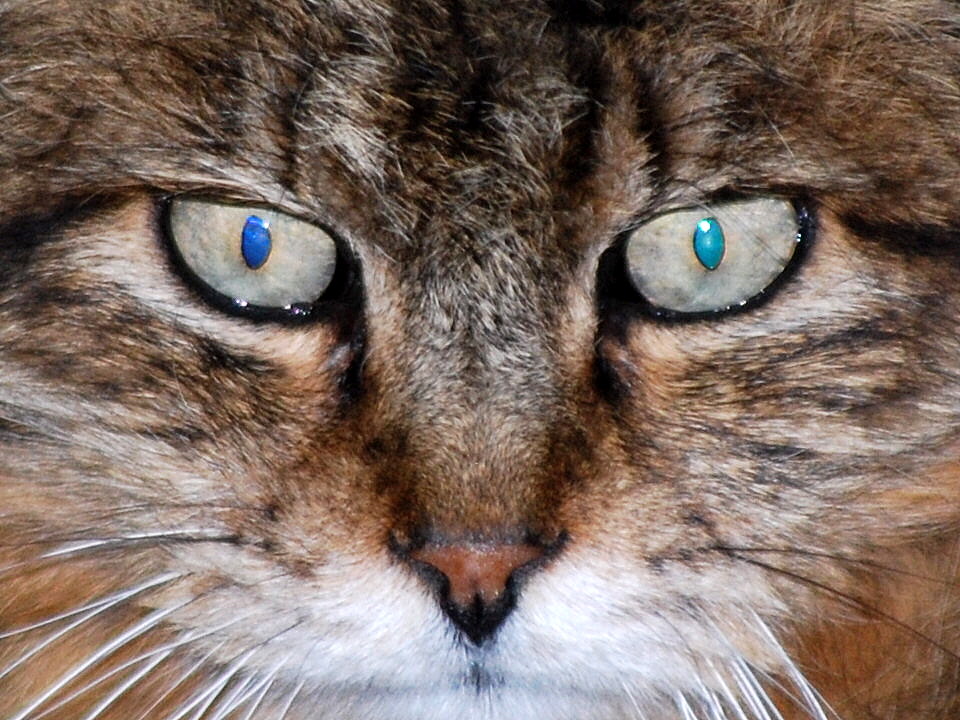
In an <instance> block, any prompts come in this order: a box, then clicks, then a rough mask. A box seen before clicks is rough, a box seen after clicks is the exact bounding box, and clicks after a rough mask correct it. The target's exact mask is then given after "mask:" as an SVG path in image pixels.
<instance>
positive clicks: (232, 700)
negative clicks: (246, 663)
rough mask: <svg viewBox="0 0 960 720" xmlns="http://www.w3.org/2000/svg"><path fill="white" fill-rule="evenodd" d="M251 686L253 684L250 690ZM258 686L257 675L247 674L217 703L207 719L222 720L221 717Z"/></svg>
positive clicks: (231, 710) (241, 703)
mask: <svg viewBox="0 0 960 720" xmlns="http://www.w3.org/2000/svg"><path fill="white" fill-rule="evenodd" d="M251 686H253V689H252V690H251V689H250V688H251ZM258 687H259V684H258V682H257V676H256V675H249V676H248V677H247V678H246V679H245V680H243V681H242V682H240V683H238V684H237V686H236V687H234V688H233V689H232V690H231V691H230V692H229V693H228V694H227V695H226V696H225V697H224V698H223V700H221V701H220V702H219V703H218V707H217V709H216V712H215V713H213V715H211V716H210V718H209V720H223V718H225V717H226V716H227V715H229V714H230V713H232V712H233V711H234V710H236V709H237V708H238V707H240V706H241V705H243V703H244V702H246V701H247V699H249V698H250V697H252V696H253V694H254V693H255V692H256V691H257V688H258Z"/></svg>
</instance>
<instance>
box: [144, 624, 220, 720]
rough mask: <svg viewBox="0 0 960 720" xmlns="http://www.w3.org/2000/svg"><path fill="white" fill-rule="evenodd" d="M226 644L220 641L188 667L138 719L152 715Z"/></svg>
mask: <svg viewBox="0 0 960 720" xmlns="http://www.w3.org/2000/svg"><path fill="white" fill-rule="evenodd" d="M224 644H225V643H224V642H221V643H219V644H218V645H215V646H214V647H213V648H212V649H211V650H210V651H209V652H207V653H206V654H205V655H204V656H203V657H201V658H200V659H199V660H197V661H196V662H195V663H194V664H193V665H191V666H190V667H189V668H187V671H186V672H184V673H183V674H182V675H181V676H180V678H179V679H178V680H177V681H176V682H175V683H173V684H172V685H170V686H169V687H168V688H167V690H166V692H164V693H163V694H162V695H160V697H158V698H157V699H156V700H154V701H153V704H151V705H150V707H148V708H147V709H146V710H144V711H143V713H142V714H141V715H139V716H138V717H137V718H136V720H146V718H148V717H149V716H150V713H152V712H153V711H154V710H156V709H157V708H158V707H159V706H160V705H161V703H163V701H164V700H166V699H167V698H168V697H170V695H171V694H172V693H173V692H174V691H175V690H176V689H177V688H178V687H180V686H181V685H183V683H185V682H186V681H187V679H188V678H189V677H190V676H191V675H193V674H194V673H195V672H197V670H199V669H200V668H201V667H203V666H204V665H205V664H206V663H207V661H208V660H210V658H211V657H213V655H214V654H215V653H217V652H218V651H219V650H220V648H222V647H223V646H224Z"/></svg>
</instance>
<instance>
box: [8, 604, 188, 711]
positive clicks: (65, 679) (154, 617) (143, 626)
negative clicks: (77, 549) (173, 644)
mask: <svg viewBox="0 0 960 720" xmlns="http://www.w3.org/2000/svg"><path fill="white" fill-rule="evenodd" d="M191 602H193V600H186V601H184V602H182V603H179V604H178V605H175V606H173V607H170V608H164V609H161V610H154V611H153V612H152V613H150V614H149V615H147V616H146V617H145V618H144V619H143V620H141V621H140V622H138V623H137V624H136V625H134V626H133V627H131V628H129V629H128V630H127V631H125V632H123V633H121V634H120V635H119V636H118V637H116V638H114V639H113V640H111V641H110V642H108V643H106V644H104V645H101V646H100V647H99V648H98V649H97V650H96V651H95V652H94V653H93V654H92V655H90V656H89V657H88V658H86V659H85V660H84V661H83V662H80V663H77V664H76V665H74V666H73V667H72V668H71V669H70V670H68V671H67V672H66V673H64V674H63V675H61V676H60V678H59V679H58V680H57V681H56V682H54V683H53V684H52V685H50V686H49V687H48V688H47V689H46V690H45V691H43V692H42V693H41V694H40V695H39V696H37V697H36V698H35V699H34V700H33V701H32V702H30V703H29V704H28V705H27V706H26V707H24V708H23V709H22V710H21V711H20V712H18V713H17V714H16V715H14V716H13V717H11V718H9V720H25V719H26V718H27V717H29V716H30V714H31V713H33V711H34V710H36V709H37V708H39V707H40V706H41V705H43V704H44V703H45V702H46V701H47V700H49V699H50V698H52V697H53V696H54V695H56V694H57V693H58V692H60V690H62V689H63V688H64V687H66V686H67V685H69V684H70V683H71V682H72V681H73V680H75V679H76V678H77V677H78V676H80V675H81V674H83V673H84V672H85V671H87V670H88V669H89V668H91V667H93V666H94V665H96V664H97V663H99V662H100V661H101V660H103V659H104V658H106V657H109V656H110V655H111V654H113V653H114V652H116V651H117V650H118V649H120V648H121V647H123V646H124V645H126V644H127V643H129V642H130V641H131V640H134V639H136V638H138V637H139V636H141V635H143V634H144V633H145V632H147V631H148V630H151V629H153V628H154V627H156V626H157V625H159V624H160V623H161V622H162V621H163V620H164V618H167V617H169V616H170V615H172V614H173V613H175V612H176V611H177V610H180V609H182V608H184V607H185V606H187V605H189V604H190V603H191Z"/></svg>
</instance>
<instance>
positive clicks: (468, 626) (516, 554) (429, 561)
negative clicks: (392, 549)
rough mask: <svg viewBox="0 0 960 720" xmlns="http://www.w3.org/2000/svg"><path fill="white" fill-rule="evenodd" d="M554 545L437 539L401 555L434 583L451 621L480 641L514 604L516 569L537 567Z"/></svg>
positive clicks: (471, 638) (550, 553)
mask: <svg viewBox="0 0 960 720" xmlns="http://www.w3.org/2000/svg"><path fill="white" fill-rule="evenodd" d="M559 544H560V543H559V542H558V543H555V544H554V545H556V547H554V546H553V545H550V546H547V545H543V544H538V543H532V542H517V543H492V542H486V543H485V542H459V543H452V542H444V541H436V542H428V543H425V544H423V545H420V546H419V547H415V548H411V549H407V550H403V551H400V554H401V555H402V556H403V557H405V558H406V559H407V560H408V561H409V562H411V564H412V565H413V566H414V567H415V568H417V569H418V570H419V571H420V573H421V575H423V576H424V577H425V578H427V579H428V581H430V582H431V584H432V585H434V586H435V587H436V589H437V591H438V599H439V602H440V606H441V608H442V609H443V611H444V612H445V613H446V614H447V616H448V617H449V618H450V620H451V621H452V622H453V623H454V625H455V626H456V627H458V628H459V629H460V630H461V631H462V632H463V633H464V634H465V635H466V636H467V637H468V638H469V639H470V640H471V641H472V642H473V643H474V644H476V645H480V644H481V643H483V642H484V640H486V639H487V638H489V637H491V636H492V635H493V634H494V633H495V632H496V631H497V629H498V628H499V627H500V626H501V625H502V623H503V621H504V620H505V619H506V617H507V616H508V615H509V613H510V611H511V610H512V609H513V608H514V606H515V605H516V593H517V578H518V576H519V574H520V572H521V571H522V572H523V573H527V572H532V571H533V570H535V569H536V568H537V567H540V566H541V565H542V564H543V561H544V560H545V559H546V558H547V557H548V556H549V555H552V554H553V553H554V552H555V551H556V550H558V549H559Z"/></svg>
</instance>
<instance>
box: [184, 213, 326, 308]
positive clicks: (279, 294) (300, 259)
mask: <svg viewBox="0 0 960 720" xmlns="http://www.w3.org/2000/svg"><path fill="white" fill-rule="evenodd" d="M168 232H169V236H170V243H171V246H172V249H173V251H174V253H175V255H176V256H177V258H178V259H179V260H180V262H181V264H182V265H183V266H185V268H186V270H187V271H188V272H189V274H190V275H192V276H193V278H192V279H194V280H195V281H199V283H200V284H201V285H202V288H203V289H204V290H206V291H207V292H206V293H205V294H207V295H208V296H210V295H211V294H212V295H213V296H214V301H215V302H217V303H218V304H220V305H221V306H223V307H224V308H225V309H227V310H229V311H232V312H237V313H240V314H248V315H256V314H260V315H264V314H266V315H267V316H270V314H271V313H273V314H274V316H276V315H277V314H279V316H280V317H283V316H286V317H297V316H304V315H309V313H310V311H311V309H312V308H313V305H314V303H316V302H317V301H318V300H320V299H321V298H322V297H324V294H325V293H327V291H328V289H329V288H330V286H331V284H332V283H333V280H334V275H335V273H336V270H337V246H336V243H335V242H334V240H333V238H332V237H331V236H330V234H328V233H327V232H325V231H324V230H322V229H321V228H319V227H317V226H316V225H313V224H311V223H308V222H305V221H303V220H300V219H298V218H295V217H292V216H291V215H288V214H286V213H282V212H279V211H277V210H273V209H269V208H263V207H257V206H252V205H242V204H231V203H226V202H218V201H214V200H209V199H205V198H193V197H179V198H174V199H173V200H172V201H171V202H170V204H169V208H168Z"/></svg>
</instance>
